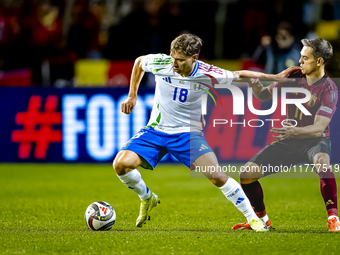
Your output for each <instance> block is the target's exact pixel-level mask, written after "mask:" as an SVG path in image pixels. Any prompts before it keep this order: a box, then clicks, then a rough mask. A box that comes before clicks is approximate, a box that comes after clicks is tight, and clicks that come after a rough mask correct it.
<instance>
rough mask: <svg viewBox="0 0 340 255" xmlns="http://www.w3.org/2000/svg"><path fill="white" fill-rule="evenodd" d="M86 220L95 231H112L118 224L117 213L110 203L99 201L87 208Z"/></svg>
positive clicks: (88, 225)
mask: <svg viewBox="0 0 340 255" xmlns="http://www.w3.org/2000/svg"><path fill="white" fill-rule="evenodd" d="M84 219H85V223H86V225H87V227H88V228H90V229H92V230H94V231H101V230H110V229H111V228H112V227H113V225H114V224H115V222H116V212H115V210H114V209H113V207H112V206H111V205H110V204H109V203H106V202H104V201H98V202H94V203H92V204H90V205H89V207H87V209H86V211H85V215H84Z"/></svg>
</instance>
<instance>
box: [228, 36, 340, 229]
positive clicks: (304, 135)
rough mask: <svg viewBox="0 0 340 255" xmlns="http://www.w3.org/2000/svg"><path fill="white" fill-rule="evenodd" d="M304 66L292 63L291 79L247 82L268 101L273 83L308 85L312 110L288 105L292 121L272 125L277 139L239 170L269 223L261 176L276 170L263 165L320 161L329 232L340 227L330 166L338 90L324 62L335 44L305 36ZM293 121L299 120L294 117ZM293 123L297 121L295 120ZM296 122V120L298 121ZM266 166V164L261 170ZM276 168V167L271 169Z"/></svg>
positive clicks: (258, 211) (242, 226) (255, 205)
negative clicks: (268, 84) (276, 126)
mask: <svg viewBox="0 0 340 255" xmlns="http://www.w3.org/2000/svg"><path fill="white" fill-rule="evenodd" d="M302 44H303V45H304V47H303V49H302V50H301V58H300V61H299V62H300V67H292V68H291V69H290V74H289V75H288V78H296V82H294V83H278V82H275V83H273V84H271V85H270V86H269V87H263V86H262V84H260V83H259V81H258V80H255V79H254V80H252V82H251V83H250V84H249V86H251V87H252V88H253V93H254V95H255V96H256V97H257V98H258V99H260V100H262V101H267V100H270V99H271V98H272V90H273V88H277V89H278V92H279V93H280V90H281V88H282V87H299V88H304V89H307V90H309V92H310V93H311V98H310V100H309V101H308V102H307V103H304V104H303V106H304V107H305V108H306V109H307V110H308V111H309V112H310V113H311V115H309V116H308V115H304V114H303V113H302V112H301V110H300V109H299V108H298V107H296V105H293V104H290V105H288V111H287V115H286V119H287V121H288V119H290V120H291V124H294V125H287V126H286V125H285V126H284V127H282V128H272V129H271V130H270V131H271V132H273V133H275V134H276V135H274V137H275V138H276V140H275V141H274V142H273V143H272V144H270V145H268V146H267V147H265V148H264V149H262V150H261V151H260V152H259V153H258V154H256V155H255V156H254V157H253V158H252V159H251V160H250V161H249V162H248V163H247V164H246V165H245V166H244V168H243V170H244V171H241V172H240V180H241V185H242V188H243V190H244V191H245V194H246V195H247V197H248V198H249V200H250V202H251V204H252V206H253V208H254V210H255V212H256V214H257V216H258V217H259V218H261V219H262V220H263V221H264V223H266V224H267V225H268V226H270V225H271V223H270V220H269V217H268V215H267V213H266V210H265V205H264V202H263V191H262V187H261V185H260V183H259V182H258V179H260V178H262V177H265V176H267V175H269V174H273V173H275V172H274V171H263V166H266V167H267V170H268V169H269V166H272V167H275V166H286V167H290V166H294V165H296V164H299V163H303V162H307V163H309V164H316V167H315V170H316V172H317V174H318V175H319V178H320V189H321V194H322V197H323V199H324V202H325V205H326V208H327V213H328V220H327V222H328V228H329V231H340V223H339V218H338V207H337V187H336V181H335V177H334V174H333V172H332V169H331V166H330V155H331V142H330V130H329V124H330V121H331V119H332V116H333V114H334V112H335V110H336V104H337V101H338V90H337V87H336V85H335V84H334V82H333V81H332V80H331V79H330V78H329V77H328V75H327V74H326V72H325V64H326V62H327V61H328V60H329V59H330V58H331V57H332V55H333V48H332V45H331V44H330V43H329V42H328V41H326V40H324V39H321V38H316V39H313V40H308V39H303V40H302ZM301 97H305V95H304V94H302V93H300V94H299V93H289V94H288V98H290V99H292V98H301ZM294 120H295V121H294ZM293 122H295V123H293ZM296 123H297V124H296ZM261 166H262V169H261ZM272 169H273V168H272ZM249 228H250V226H249V224H248V223H239V224H237V225H235V226H233V228H232V229H249Z"/></svg>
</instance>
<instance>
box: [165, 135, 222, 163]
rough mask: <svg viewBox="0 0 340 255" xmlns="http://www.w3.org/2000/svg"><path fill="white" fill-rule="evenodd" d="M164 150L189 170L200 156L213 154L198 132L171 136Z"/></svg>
mask: <svg viewBox="0 0 340 255" xmlns="http://www.w3.org/2000/svg"><path fill="white" fill-rule="evenodd" d="M166 148H167V150H168V151H169V153H171V155H173V156H174V157H175V158H176V159H177V160H178V161H180V162H182V163H183V164H184V165H186V166H187V167H188V168H190V167H191V166H192V164H193V162H194V161H195V160H196V159H198V158H199V157H200V156H202V155H204V154H206V153H208V152H213V151H212V149H211V148H210V146H209V145H208V143H207V141H206V140H205V138H204V137H203V136H202V135H201V134H200V133H198V132H187V133H181V134H175V135H172V136H171V137H170V138H169V140H168V142H167V147H166ZM215 158H216V157H215ZM216 162H217V159H216ZM216 164H217V163H216Z"/></svg>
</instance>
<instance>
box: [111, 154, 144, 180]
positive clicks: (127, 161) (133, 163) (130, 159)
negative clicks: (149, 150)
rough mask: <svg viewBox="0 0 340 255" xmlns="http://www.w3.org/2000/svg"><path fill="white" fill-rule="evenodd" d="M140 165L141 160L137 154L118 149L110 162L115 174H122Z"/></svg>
mask: <svg viewBox="0 0 340 255" xmlns="http://www.w3.org/2000/svg"><path fill="white" fill-rule="evenodd" d="M140 165H141V160H140V159H139V157H138V155H137V154H134V153H131V152H126V151H120V152H119V153H118V154H117V156H116V158H115V159H114V161H113V164H112V166H113V169H114V170H115V172H116V174H117V175H124V174H126V173H127V172H130V171H131V170H133V169H135V168H137V167H138V166H140Z"/></svg>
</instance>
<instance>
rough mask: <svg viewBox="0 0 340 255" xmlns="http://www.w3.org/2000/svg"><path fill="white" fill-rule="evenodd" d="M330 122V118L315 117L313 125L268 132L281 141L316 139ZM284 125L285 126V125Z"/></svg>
mask: <svg viewBox="0 0 340 255" xmlns="http://www.w3.org/2000/svg"><path fill="white" fill-rule="evenodd" d="M330 121H331V119H330V118H327V117H324V116H321V115H316V116H315V120H314V124H313V125H309V126H305V127H294V126H293V125H289V126H287V127H282V128H272V129H271V130H270V132H272V133H275V134H277V135H273V137H274V138H276V139H278V140H283V139H286V138H288V137H292V138H317V137H322V136H323V132H324V131H325V129H326V127H327V125H328V124H329V122H330ZM285 125H286V124H285Z"/></svg>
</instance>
